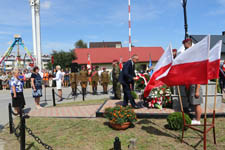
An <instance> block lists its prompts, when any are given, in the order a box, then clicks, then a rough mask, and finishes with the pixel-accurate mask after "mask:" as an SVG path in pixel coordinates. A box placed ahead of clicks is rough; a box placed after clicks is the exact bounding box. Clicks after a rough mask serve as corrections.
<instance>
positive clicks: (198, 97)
mask: <svg viewBox="0 0 225 150" xmlns="http://www.w3.org/2000/svg"><path fill="white" fill-rule="evenodd" d="M183 44H184V48H185V50H188V48H190V47H191V46H192V40H191V39H186V40H184V41H183ZM185 87H186V88H185V89H186V94H187V98H188V100H189V103H190V104H191V105H192V106H194V109H195V116H196V118H195V119H193V120H192V122H191V124H201V122H200V119H201V114H202V108H201V104H202V103H203V98H202V88H201V86H200V84H196V85H193V84H192V85H185Z"/></svg>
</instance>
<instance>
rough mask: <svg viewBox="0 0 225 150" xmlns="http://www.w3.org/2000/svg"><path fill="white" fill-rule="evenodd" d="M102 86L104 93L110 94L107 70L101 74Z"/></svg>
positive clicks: (104, 69)
mask: <svg viewBox="0 0 225 150" xmlns="http://www.w3.org/2000/svg"><path fill="white" fill-rule="evenodd" d="M101 84H102V87H103V93H104V94H108V84H109V74H108V72H107V71H106V68H103V72H102V73H101Z"/></svg>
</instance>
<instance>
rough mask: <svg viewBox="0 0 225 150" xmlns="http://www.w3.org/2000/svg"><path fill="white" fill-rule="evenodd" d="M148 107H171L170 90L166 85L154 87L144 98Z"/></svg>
mask: <svg viewBox="0 0 225 150" xmlns="http://www.w3.org/2000/svg"><path fill="white" fill-rule="evenodd" d="M145 101H146V102H147V105H148V107H149V108H158V109H162V107H172V100H171V91H170V88H169V87H167V86H166V85H164V86H162V87H159V88H154V89H153V90H152V91H151V93H150V95H149V97H148V98H147V99H146V100H145Z"/></svg>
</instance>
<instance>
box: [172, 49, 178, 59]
mask: <svg viewBox="0 0 225 150" xmlns="http://www.w3.org/2000/svg"><path fill="white" fill-rule="evenodd" d="M176 56H177V49H173V58H176Z"/></svg>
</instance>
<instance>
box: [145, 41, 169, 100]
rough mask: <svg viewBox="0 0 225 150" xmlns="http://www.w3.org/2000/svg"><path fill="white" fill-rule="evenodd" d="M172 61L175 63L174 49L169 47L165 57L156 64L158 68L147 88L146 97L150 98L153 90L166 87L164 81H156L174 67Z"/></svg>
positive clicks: (155, 69)
mask: <svg viewBox="0 0 225 150" xmlns="http://www.w3.org/2000/svg"><path fill="white" fill-rule="evenodd" d="M172 61H173V54H172V47H171V45H169V47H168V48H167V50H166V51H165V52H164V53H163V55H162V56H161V57H160V59H159V61H158V63H157V64H156V66H155V68H154V72H153V74H152V76H151V78H150V80H149V82H148V84H147V86H146V87H145V90H144V97H147V96H149V94H150V92H151V90H152V89H153V88H156V87H159V86H162V85H164V83H163V82H162V81H159V80H156V78H157V77H159V76H160V75H162V74H163V73H164V72H165V71H166V70H168V69H169V67H170V66H171V65H172Z"/></svg>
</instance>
